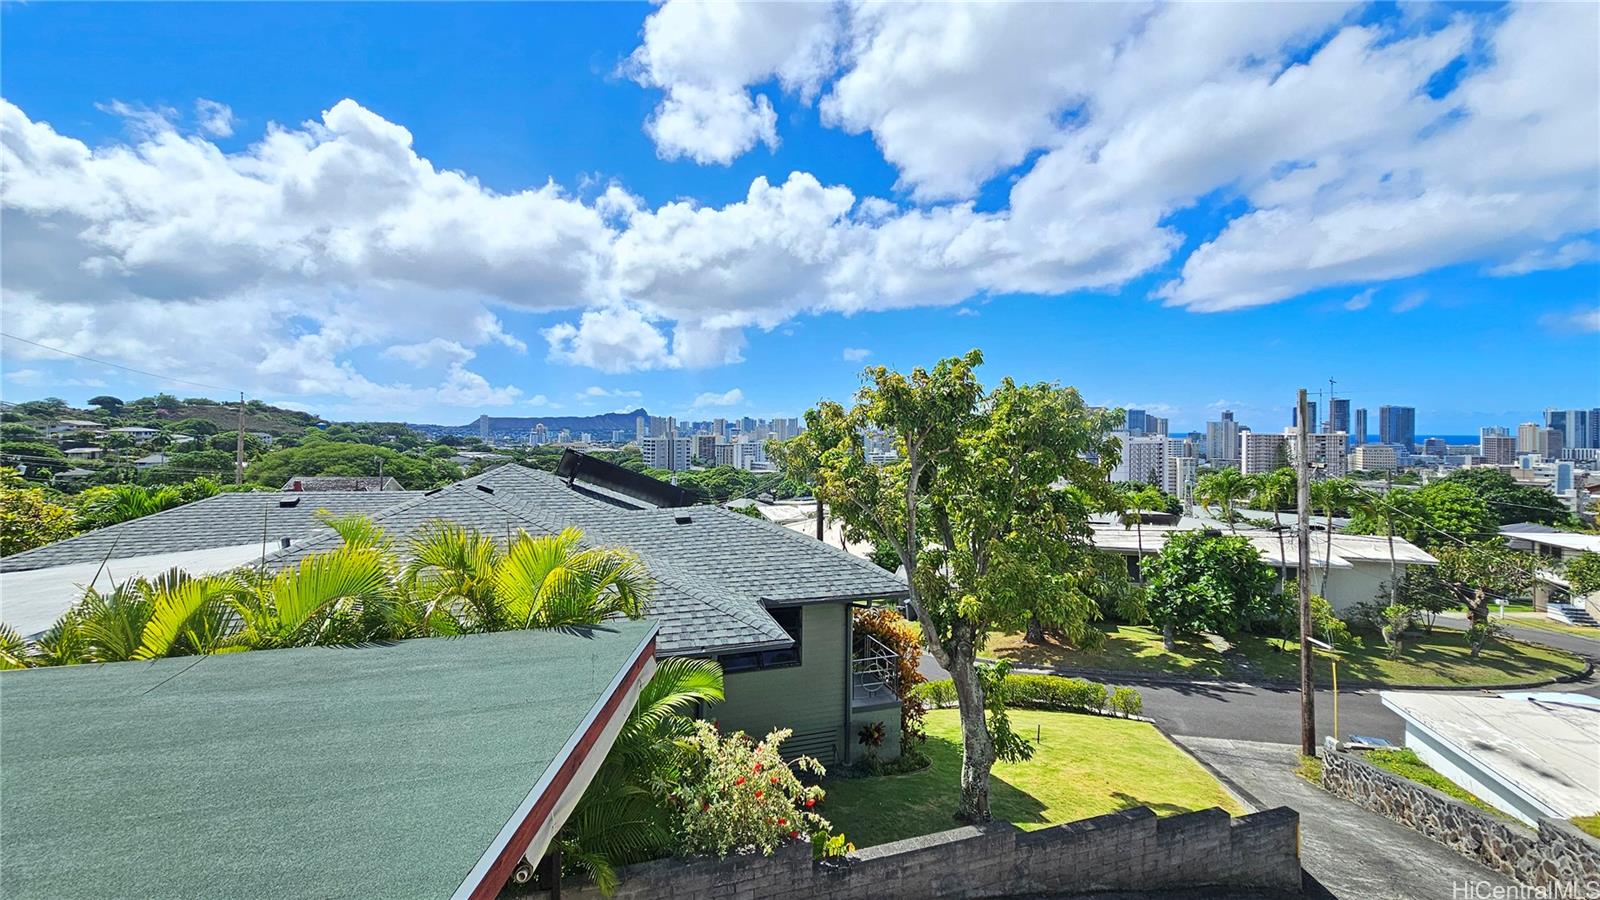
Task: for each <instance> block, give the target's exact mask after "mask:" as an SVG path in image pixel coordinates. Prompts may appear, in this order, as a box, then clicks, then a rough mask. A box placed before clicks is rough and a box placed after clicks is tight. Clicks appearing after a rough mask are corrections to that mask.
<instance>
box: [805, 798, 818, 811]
mask: <svg viewBox="0 0 1600 900" xmlns="http://www.w3.org/2000/svg"><path fill="white" fill-rule="evenodd" d="M816 805H817V798H815V797H807V798H806V809H810V808H811V807H813V806H816Z"/></svg>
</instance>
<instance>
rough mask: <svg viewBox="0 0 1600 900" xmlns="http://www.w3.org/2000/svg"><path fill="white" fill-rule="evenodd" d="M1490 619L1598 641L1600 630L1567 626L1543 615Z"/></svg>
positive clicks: (1516, 614) (1505, 623)
mask: <svg viewBox="0 0 1600 900" xmlns="http://www.w3.org/2000/svg"><path fill="white" fill-rule="evenodd" d="M1491 619H1492V620H1493V621H1494V622H1497V623H1500V624H1503V625H1516V626H1518V627H1519V628H1537V629H1539V630H1540V631H1555V632H1559V633H1561V634H1573V635H1577V636H1578V637H1586V638H1589V639H1590V640H1595V641H1600V628H1588V627H1585V626H1583V625H1568V624H1567V623H1566V622H1557V621H1556V620H1554V619H1552V618H1550V617H1549V616H1547V615H1545V614H1544V613H1525V614H1518V613H1508V614H1507V615H1504V616H1501V615H1499V614H1496V615H1494V616H1491Z"/></svg>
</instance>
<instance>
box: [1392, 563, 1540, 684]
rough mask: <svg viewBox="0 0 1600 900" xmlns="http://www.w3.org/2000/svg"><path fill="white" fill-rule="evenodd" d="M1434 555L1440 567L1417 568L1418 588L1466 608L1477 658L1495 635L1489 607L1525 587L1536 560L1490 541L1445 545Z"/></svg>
mask: <svg viewBox="0 0 1600 900" xmlns="http://www.w3.org/2000/svg"><path fill="white" fill-rule="evenodd" d="M1433 552H1434V555H1436V556H1437V557H1438V558H1439V564H1438V565H1437V566H1423V567H1420V571H1418V572H1417V573H1416V574H1415V577H1417V578H1418V579H1419V581H1420V582H1421V583H1420V584H1419V585H1418V589H1420V590H1424V591H1429V592H1441V593H1445V594H1446V595H1448V596H1450V597H1451V598H1453V599H1454V600H1455V602H1456V603H1458V604H1460V605H1463V606H1465V607H1466V608H1467V619H1468V622H1469V624H1468V626H1467V643H1468V646H1469V647H1470V648H1471V655H1472V657H1473V658H1474V659H1476V658H1477V657H1478V652H1479V651H1480V650H1482V649H1483V645H1484V643H1486V642H1487V641H1488V640H1489V638H1490V637H1492V636H1493V635H1494V626H1493V625H1491V624H1490V623H1489V605H1490V604H1491V603H1492V602H1493V601H1494V600H1495V599H1497V598H1502V597H1511V596H1513V595H1515V594H1516V593H1518V592H1519V591H1522V590H1523V589H1525V588H1526V587H1528V585H1529V584H1530V583H1531V581H1532V578H1533V571H1534V569H1535V561H1534V560H1533V559H1531V558H1529V557H1528V555H1527V554H1524V553H1518V552H1517V551H1515V550H1511V549H1509V548H1508V547H1506V545H1505V544H1503V543H1501V542H1500V541H1493V540H1490V541H1477V542H1474V543H1467V544H1445V545H1443V546H1441V547H1439V548H1438V549H1437V550H1435V551H1433ZM1408 580H1409V579H1408Z"/></svg>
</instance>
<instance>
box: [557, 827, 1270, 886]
mask: <svg viewBox="0 0 1600 900" xmlns="http://www.w3.org/2000/svg"><path fill="white" fill-rule="evenodd" d="M1299 836H1300V816H1299V814H1298V813H1296V812H1295V811H1294V810H1292V809H1289V808H1287V807H1280V808H1278V809H1270V810H1267V811H1265V812H1260V813H1256V814H1254V815H1249V816H1243V817H1240V818H1237V819H1230V818H1229V817H1228V814H1227V813H1225V812H1223V811H1222V810H1220V809H1208V810H1202V811H1200V812H1194V813H1186V814H1184V815H1177V816H1170V817H1168V818H1164V819H1158V818H1156V815H1155V813H1153V812H1151V811H1150V810H1149V809H1148V808H1146V807H1138V808H1135V809H1129V810H1124V811H1122V812H1117V813H1112V814H1111V815H1106V816H1098V817H1096V818H1093V819H1084V820H1082V821H1079V822H1071V823H1068V824H1065V825H1058V826H1055V827H1052V828H1045V829H1041V830H1039V831H1022V830H1021V829H1019V828H1017V827H1016V826H1015V825H1011V824H1009V823H1003V822H996V823H992V824H989V825H984V826H979V827H967V828H956V829H952V830H950V831H943V832H939V833H938V834H930V835H924V836H922V837H918V838H911V839H909V840H904V841H896V842H894V843H891V844H882V845H879V846H877V847H868V848H867V849H865V850H858V851H856V852H855V853H851V854H849V855H847V856H845V857H842V858H838V859H833V860H827V861H823V862H813V861H812V859H811V847H810V845H809V844H806V843H803V842H802V843H797V844H792V845H789V846H786V847H784V848H782V849H780V850H779V851H778V852H777V853H775V854H774V855H772V856H733V857H728V858H726V859H664V860H657V861H655V862H649V863H642V864H640V865H637V866H628V867H625V868H623V869H622V870H621V871H620V873H619V874H620V875H621V877H622V886H621V887H620V888H619V889H618V891H617V893H616V894H615V898H616V900H632V898H654V900H687V898H702V897H709V898H762V900H767V898H771V900H801V898H828V900H846V898H852V900H853V898H862V900H895V898H904V900H925V898H929V897H958V898H966V897H999V896H1017V895H1028V894H1038V893H1050V894H1070V893H1077V892H1082V891H1091V890H1151V889H1161V888H1169V887H1192V886H1201V885H1218V886H1229V887H1239V888H1266V889H1275V890H1282V891H1290V892H1297V891H1298V890H1299V889H1300V856H1299ZM562 896H563V897H578V898H582V900H596V898H599V896H600V893H599V891H597V890H595V889H594V888H593V887H592V886H588V885H577V884H570V885H563V886H562Z"/></svg>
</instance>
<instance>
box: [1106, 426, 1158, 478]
mask: <svg viewBox="0 0 1600 900" xmlns="http://www.w3.org/2000/svg"><path fill="white" fill-rule="evenodd" d="M1112 437H1115V438H1116V439H1117V440H1119V441H1121V442H1122V457H1121V458H1120V459H1119V460H1118V461H1117V465H1116V466H1115V467H1114V468H1113V469H1112V470H1111V480H1112V481H1134V482H1139V483H1142V484H1149V485H1154V486H1155V487H1165V485H1166V484H1167V458H1168V454H1169V453H1170V450H1171V447H1170V445H1169V444H1168V442H1167V439H1166V438H1164V437H1162V436H1160V435H1150V436H1140V435H1133V434H1129V433H1128V432H1126V431H1115V432H1112Z"/></svg>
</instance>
